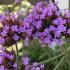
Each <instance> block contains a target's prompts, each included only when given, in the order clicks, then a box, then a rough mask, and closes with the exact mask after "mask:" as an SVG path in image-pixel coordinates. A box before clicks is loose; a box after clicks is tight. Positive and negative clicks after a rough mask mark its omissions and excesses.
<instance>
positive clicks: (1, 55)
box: [0, 48, 17, 70]
mask: <svg viewBox="0 0 70 70" xmlns="http://www.w3.org/2000/svg"><path fill="white" fill-rule="evenodd" d="M13 53H14V51H13V50H12V51H10V52H9V51H7V50H6V49H5V48H0V70H16V68H17V64H16V62H15V55H14V54H13Z"/></svg>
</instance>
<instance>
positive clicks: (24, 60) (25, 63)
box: [22, 57, 30, 66]
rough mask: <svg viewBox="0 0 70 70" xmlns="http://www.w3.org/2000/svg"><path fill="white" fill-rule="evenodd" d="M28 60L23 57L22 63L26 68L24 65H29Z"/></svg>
mask: <svg viewBox="0 0 70 70" xmlns="http://www.w3.org/2000/svg"><path fill="white" fill-rule="evenodd" d="M29 60H30V59H29V58H28V57H23V58H22V63H23V64H24V65H25V66H26V65H28V63H29Z"/></svg>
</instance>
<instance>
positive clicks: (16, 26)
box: [0, 13, 23, 46]
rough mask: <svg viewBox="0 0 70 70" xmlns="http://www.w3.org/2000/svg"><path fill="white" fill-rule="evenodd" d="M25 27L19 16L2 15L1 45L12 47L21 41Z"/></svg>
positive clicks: (0, 25)
mask: <svg viewBox="0 0 70 70" xmlns="http://www.w3.org/2000/svg"><path fill="white" fill-rule="evenodd" d="M22 32H23V25H22V22H21V20H20V19H19V18H18V15H17V14H13V13H5V14H0V44H1V45H5V46H11V45H12V44H15V43H16V42H18V41H19V40H20V37H21V36H20V35H21V33H22Z"/></svg>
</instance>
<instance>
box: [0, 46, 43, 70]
mask: <svg viewBox="0 0 70 70" xmlns="http://www.w3.org/2000/svg"><path fill="white" fill-rule="evenodd" d="M21 61H22V63H21V67H20V70H23V69H24V70H29V69H30V70H44V64H41V65H38V63H37V62H34V63H33V64H30V63H29V62H30V59H29V58H28V57H26V56H25V57H22V60H20V62H21ZM0 70H17V63H16V57H15V54H14V51H13V50H12V51H7V50H6V49H5V48H3V47H1V48H0Z"/></svg>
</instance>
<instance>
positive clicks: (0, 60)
mask: <svg viewBox="0 0 70 70" xmlns="http://www.w3.org/2000/svg"><path fill="white" fill-rule="evenodd" d="M0 64H2V56H0Z"/></svg>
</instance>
